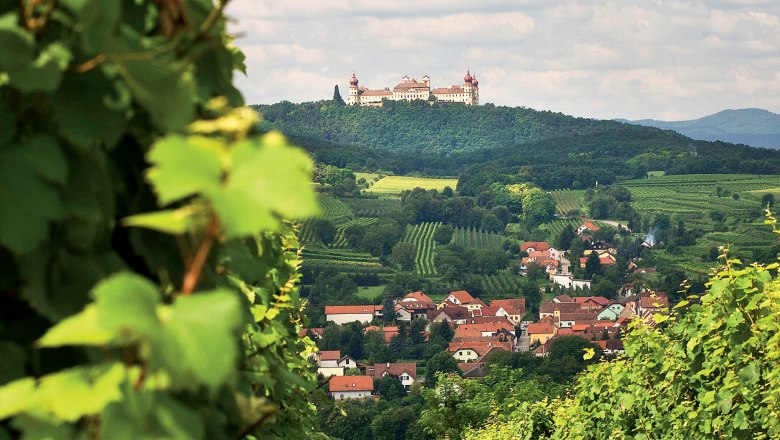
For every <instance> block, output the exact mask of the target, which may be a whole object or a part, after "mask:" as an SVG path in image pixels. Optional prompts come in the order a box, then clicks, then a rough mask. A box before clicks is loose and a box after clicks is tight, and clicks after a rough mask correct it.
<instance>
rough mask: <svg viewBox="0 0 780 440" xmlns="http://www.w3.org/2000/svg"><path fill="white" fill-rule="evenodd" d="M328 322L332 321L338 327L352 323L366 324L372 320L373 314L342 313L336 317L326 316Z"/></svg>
mask: <svg viewBox="0 0 780 440" xmlns="http://www.w3.org/2000/svg"><path fill="white" fill-rule="evenodd" d="M327 319H328V321H333V322H335V323H336V324H338V325H342V324H349V323H350V322H353V321H358V322H362V323H363V324H368V323H369V322H371V321H372V320H373V319H374V314H373V313H343V314H338V315H327Z"/></svg>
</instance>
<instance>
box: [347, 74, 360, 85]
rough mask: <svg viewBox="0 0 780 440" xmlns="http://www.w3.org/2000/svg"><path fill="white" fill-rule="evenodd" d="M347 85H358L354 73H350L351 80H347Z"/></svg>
mask: <svg viewBox="0 0 780 440" xmlns="http://www.w3.org/2000/svg"><path fill="white" fill-rule="evenodd" d="M349 85H351V86H357V85H358V79H357V78H356V77H355V72H352V78H350V80H349Z"/></svg>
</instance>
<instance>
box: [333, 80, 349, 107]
mask: <svg viewBox="0 0 780 440" xmlns="http://www.w3.org/2000/svg"><path fill="white" fill-rule="evenodd" d="M333 102H334V103H335V104H336V105H346V103H345V102H344V99H343V98H342V97H341V93H340V92H339V85H338V84H336V85H335V86H334V87H333Z"/></svg>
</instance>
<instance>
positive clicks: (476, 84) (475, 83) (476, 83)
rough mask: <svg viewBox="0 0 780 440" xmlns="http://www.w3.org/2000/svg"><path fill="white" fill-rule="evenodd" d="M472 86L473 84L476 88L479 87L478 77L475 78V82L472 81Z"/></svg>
mask: <svg viewBox="0 0 780 440" xmlns="http://www.w3.org/2000/svg"><path fill="white" fill-rule="evenodd" d="M471 84H473V85H474V87H476V86H478V85H479V81H477V77H476V76H475V77H474V81H472V82H471Z"/></svg>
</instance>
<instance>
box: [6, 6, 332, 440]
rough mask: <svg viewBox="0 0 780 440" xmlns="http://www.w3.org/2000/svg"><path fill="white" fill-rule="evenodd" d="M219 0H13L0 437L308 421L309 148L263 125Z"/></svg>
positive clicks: (256, 430) (215, 432)
mask: <svg viewBox="0 0 780 440" xmlns="http://www.w3.org/2000/svg"><path fill="white" fill-rule="evenodd" d="M222 6H223V5H213V4H212V3H211V2H203V1H184V2H156V1H145V0H139V1H135V2H119V1H115V0H112V1H102V0H101V1H96V0H84V1H78V2H76V1H61V2H54V1H48V0H44V1H40V2H37V1H36V2H33V1H22V2H19V3H18V4H16V3H14V4H11V3H10V2H4V3H2V6H0V9H1V10H0V14H2V15H0V114H2V115H3V118H2V119H3V122H2V124H3V129H2V130H1V131H2V133H0V139H1V140H0V144H2V145H3V146H2V148H0V259H1V260H2V265H3V270H2V274H1V275H0V310H2V311H3V323H2V326H0V352H2V354H3V363H4V364H7V365H4V366H3V368H2V369H0V372H1V373H2V374H0V381H2V382H0V383H2V384H3V386H2V387H0V419H7V418H10V419H11V420H10V421H9V422H8V424H4V428H3V429H0V436H2V437H5V433H6V431H5V430H4V429H5V427H11V428H13V430H14V431H13V433H14V435H18V436H21V437H23V438H62V439H65V438H119V439H134V438H191V439H199V438H200V439H205V438H215V439H219V438H236V437H238V438H247V437H250V436H253V437H262V438H304V437H307V436H309V435H311V434H313V432H312V431H313V430H314V423H315V421H314V417H313V416H314V414H313V408H312V406H311V405H310V403H309V398H308V396H309V395H310V393H311V392H312V391H313V389H314V387H315V386H316V382H315V377H314V374H313V372H312V371H311V369H310V366H309V363H308V362H307V360H306V356H307V354H309V353H311V352H312V351H313V345H312V343H311V341H309V340H308V339H301V338H299V337H298V332H299V331H300V328H301V327H302V325H301V324H302V319H303V317H302V315H301V306H302V304H301V302H300V300H299V297H298V292H297V288H296V287H295V286H296V283H297V281H298V275H297V268H298V266H299V264H300V261H299V260H298V258H297V256H296V255H295V254H294V253H293V252H291V249H294V248H297V247H298V243H297V240H296V238H295V236H294V230H293V228H292V227H291V225H290V224H289V222H288V221H287V220H285V219H300V218H303V217H307V216H311V215H314V214H316V213H317V211H318V209H317V205H316V199H315V194H314V192H313V191H312V189H311V184H310V178H311V173H312V169H313V164H312V162H311V160H310V159H309V158H308V156H307V155H306V154H305V153H304V152H303V151H301V150H299V149H296V148H292V147H291V146H289V145H288V142H287V140H286V139H285V138H284V137H283V136H281V135H280V134H278V133H269V134H266V135H263V136H257V135H256V134H255V133H253V130H254V127H255V125H256V124H257V120H256V114H255V113H254V112H253V111H252V110H250V109H247V108H242V107H241V104H242V98H241V96H240V94H239V93H238V92H237V90H236V89H235V88H234V87H233V86H232V83H231V79H232V74H233V70H234V69H239V70H240V69H242V64H241V60H242V56H241V54H240V53H239V52H238V51H237V50H236V49H235V48H232V47H231V46H229V45H228V41H229V38H228V37H227V35H226V33H225V23H226V20H225V17H224V16H223V14H222ZM43 114H45V115H47V117H46V118H45V120H44V119H42V118H41V115H43ZM147 167H149V169H148V170H147V171H146V172H144V170H145V169H146V168H147ZM154 195H156V196H157V197H156V200H155V197H154ZM155 205H157V207H158V208H159V209H158V208H155ZM32 359H36V361H34V362H31V361H29V360H32Z"/></svg>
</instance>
